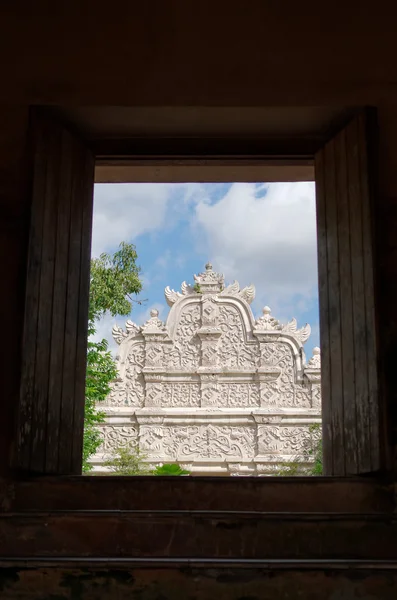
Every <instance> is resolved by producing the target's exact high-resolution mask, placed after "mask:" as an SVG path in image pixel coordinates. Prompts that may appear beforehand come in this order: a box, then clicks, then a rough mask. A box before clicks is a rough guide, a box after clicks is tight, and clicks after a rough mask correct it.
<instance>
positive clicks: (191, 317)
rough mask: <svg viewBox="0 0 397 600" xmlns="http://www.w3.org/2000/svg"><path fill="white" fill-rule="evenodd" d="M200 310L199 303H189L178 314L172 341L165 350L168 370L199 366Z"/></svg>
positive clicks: (189, 368)
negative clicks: (198, 333) (198, 331)
mask: <svg viewBox="0 0 397 600" xmlns="http://www.w3.org/2000/svg"><path fill="white" fill-rule="evenodd" d="M200 317H201V311H200V305H199V304H189V305H188V306H186V307H184V309H183V311H182V314H181V315H180V318H179V322H178V326H177V329H176V332H175V338H174V343H173V345H172V347H170V349H169V350H168V351H167V356H166V368H167V369H168V370H171V371H172V370H175V369H182V370H187V371H189V370H193V369H197V368H198V367H199V361H200V349H201V348H200V339H199V337H198V336H197V330H198V329H199V327H200V321H201V318H200Z"/></svg>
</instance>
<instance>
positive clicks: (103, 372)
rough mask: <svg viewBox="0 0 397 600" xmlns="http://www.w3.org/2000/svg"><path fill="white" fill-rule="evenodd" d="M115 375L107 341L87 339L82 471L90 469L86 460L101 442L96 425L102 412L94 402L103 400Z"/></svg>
mask: <svg viewBox="0 0 397 600" xmlns="http://www.w3.org/2000/svg"><path fill="white" fill-rule="evenodd" d="M116 375H117V369H116V365H115V362H114V359H113V357H112V355H111V353H110V352H109V351H108V350H107V341H106V340H102V341H101V342H90V341H89V342H88V352H87V372H86V384H85V412H84V438H83V473H86V472H88V471H89V470H90V464H89V462H88V460H89V458H90V456H92V454H94V453H95V452H96V450H97V448H98V447H99V446H100V444H101V437H100V433H99V430H98V427H97V426H98V424H99V423H103V422H104V413H103V412H101V411H98V410H97V409H96V402H101V401H103V400H105V398H106V396H107V395H108V393H109V392H110V385H109V384H110V382H111V381H112V380H113V379H114V378H115V377H116Z"/></svg>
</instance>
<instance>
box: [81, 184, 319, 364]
mask: <svg viewBox="0 0 397 600" xmlns="http://www.w3.org/2000/svg"><path fill="white" fill-rule="evenodd" d="M121 241H126V242H133V243H134V244H135V245H136V249H137V253H138V264H139V265H140V267H141V269H142V279H143V291H142V293H141V294H140V299H143V300H147V301H146V302H145V303H144V305H143V306H138V305H134V307H133V311H132V313H131V316H130V318H131V319H132V320H133V321H135V322H136V323H138V324H141V323H143V322H144V321H145V320H146V319H147V318H148V315H149V311H150V309H151V308H153V307H156V308H158V309H159V311H160V317H161V318H162V319H163V320H164V319H165V317H166V315H167V312H168V307H167V305H166V303H165V300H164V288H165V287H166V286H167V285H169V286H170V287H171V288H174V289H176V290H179V288H180V284H181V283H182V281H187V282H188V283H189V282H192V281H193V274H194V273H199V272H201V271H203V269H204V265H205V263H206V262H207V261H208V260H210V261H211V262H212V264H213V267H214V270H216V271H220V272H222V273H224V274H225V278H226V282H232V281H234V280H235V279H237V281H239V283H240V285H241V286H245V285H249V284H251V283H253V284H254V285H255V287H256V298H255V300H254V302H253V304H252V305H251V306H252V309H253V311H254V314H255V316H259V314H260V313H261V309H262V307H263V306H264V305H266V304H267V305H269V306H270V307H271V309H272V314H273V316H275V317H276V318H277V319H279V320H280V321H282V322H286V321H287V320H289V319H291V318H292V317H296V318H297V320H298V325H299V326H303V325H305V323H307V322H308V323H310V325H311V326H312V335H311V337H310V338H309V340H308V342H307V343H306V355H308V356H310V355H311V352H312V349H313V347H314V346H318V345H319V325H318V322H319V317H318V289H317V250H316V215H315V198H314V184H313V183H271V184H266V183H225V184H218V183H216V184H214V183H211V184H198V183H186V184H183V183H180V184H158V183H154V184H143V183H137V184H97V185H96V186H95V197H94V224H93V241H92V255H93V256H98V255H99V254H100V253H102V252H112V251H114V250H116V248H117V246H118V245H119V244H120V242H121ZM126 319H127V317H122V318H120V319H114V318H112V317H110V316H109V317H105V318H104V319H103V321H102V322H101V323H100V324H99V325H98V334H97V337H106V338H107V339H108V340H109V342H110V345H111V347H112V349H114V344H113V341H112V337H111V329H112V326H113V325H114V323H115V322H117V323H119V324H120V325H123V324H124V322H125V320H126Z"/></svg>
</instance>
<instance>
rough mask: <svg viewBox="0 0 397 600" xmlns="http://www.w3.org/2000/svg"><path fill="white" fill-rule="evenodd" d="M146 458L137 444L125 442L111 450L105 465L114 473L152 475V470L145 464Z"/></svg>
mask: <svg viewBox="0 0 397 600" xmlns="http://www.w3.org/2000/svg"><path fill="white" fill-rule="evenodd" d="M146 458H147V455H146V454H145V453H144V452H141V450H140V449H139V447H138V446H136V445H134V444H126V445H125V446H119V447H118V448H115V449H114V450H113V452H112V454H111V455H110V457H109V459H108V460H107V461H106V462H105V466H107V467H109V468H110V469H111V471H113V472H114V473H115V474H116V475H152V474H153V471H152V470H151V469H150V468H149V467H148V466H146V465H145V462H144V461H145V459H146Z"/></svg>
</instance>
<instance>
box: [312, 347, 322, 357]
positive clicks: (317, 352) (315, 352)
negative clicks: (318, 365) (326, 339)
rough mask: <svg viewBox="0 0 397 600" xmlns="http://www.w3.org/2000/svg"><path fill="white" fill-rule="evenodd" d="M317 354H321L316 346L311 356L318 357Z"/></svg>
mask: <svg viewBox="0 0 397 600" xmlns="http://www.w3.org/2000/svg"><path fill="white" fill-rule="evenodd" d="M319 354H321V350H320V348H319V347H318V346H316V347H315V348H313V356H318V355H319Z"/></svg>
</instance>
